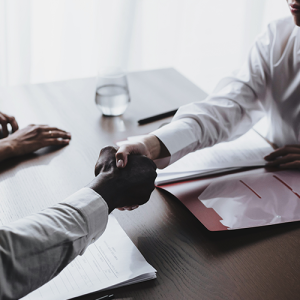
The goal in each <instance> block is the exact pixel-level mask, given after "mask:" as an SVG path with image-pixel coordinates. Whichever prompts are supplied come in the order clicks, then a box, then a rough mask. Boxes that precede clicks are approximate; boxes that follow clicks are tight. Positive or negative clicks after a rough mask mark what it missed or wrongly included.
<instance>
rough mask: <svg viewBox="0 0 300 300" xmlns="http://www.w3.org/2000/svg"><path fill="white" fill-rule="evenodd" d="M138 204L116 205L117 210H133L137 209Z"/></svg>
mask: <svg viewBox="0 0 300 300" xmlns="http://www.w3.org/2000/svg"><path fill="white" fill-rule="evenodd" d="M138 207H139V205H134V206H124V207H118V208H117V209H118V210H121V211H124V210H129V211H130V210H134V209H137V208H138Z"/></svg>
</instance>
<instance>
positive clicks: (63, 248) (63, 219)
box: [0, 189, 107, 299]
mask: <svg viewBox="0 0 300 300" xmlns="http://www.w3.org/2000/svg"><path fill="white" fill-rule="evenodd" d="M88 190H89V189H88ZM82 191H83V192H82ZM80 192H81V193H80ZM87 198H88V199H87ZM98 201H99V203H98ZM101 201H102V202H101ZM106 223H107V206H106V205H105V203H103V200H101V197H100V196H99V195H98V196H97V194H96V193H95V192H93V191H91V190H90V191H86V190H81V191H79V192H78V193H76V194H74V195H72V196H71V197H69V198H68V199H67V200H66V201H65V202H64V203H61V204H58V205H56V206H54V207H52V208H48V209H45V210H43V211H42V212H41V213H38V214H35V215H32V216H29V217H27V218H24V219H21V220H19V221H17V222H14V223H12V224H10V225H9V226H4V227H2V228H0V299H18V298H21V297H22V296H25V295H26V294H28V293H29V292H31V291H33V290H35V289H37V288H38V287H40V286H41V285H43V284H44V283H46V282H48V281H49V280H50V279H52V278H53V277H55V276H56V275H58V274H59V272H60V271H61V270H62V269H63V268H64V267H65V266H67V265H68V264H69V263H70V262H71V261H72V260H73V259H74V258H75V257H76V256H77V255H79V254H82V253H83V252H84V250H85V249H86V247H88V246H89V244H90V243H91V242H92V240H93V239H97V238H98V237H99V236H100V235H101V234H102V232H103V231H104V229H105V227H106Z"/></svg>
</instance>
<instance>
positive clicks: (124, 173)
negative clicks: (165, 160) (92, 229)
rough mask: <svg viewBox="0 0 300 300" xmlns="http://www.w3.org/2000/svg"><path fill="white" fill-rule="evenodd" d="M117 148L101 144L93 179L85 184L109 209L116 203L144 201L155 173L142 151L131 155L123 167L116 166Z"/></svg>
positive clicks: (151, 186)
mask: <svg viewBox="0 0 300 300" xmlns="http://www.w3.org/2000/svg"><path fill="white" fill-rule="evenodd" d="M116 152H117V150H116V149H115V148H114V147H110V146H108V147H105V148H103V149H102V150H101V151H100V155H99V158H98V161H97V163H96V166H95V175H96V177H95V179H94V180H93V181H92V182H91V183H90V184H89V185H88V187H89V188H91V189H93V190H94V191H95V192H96V193H98V194H99V195H101V196H102V198H103V199H104V200H105V201H106V203H107V205H108V208H109V213H110V212H112V211H113V210H114V209H115V208H119V207H134V206H138V205H142V204H144V203H146V202H147V201H148V200H149V198H150V195H151V193H152V191H153V190H154V188H155V186H154V180H155V178H156V176H157V174H156V165H155V164H154V162H153V161H152V160H151V159H149V158H147V157H146V156H143V155H138V154H137V155H131V156H130V157H129V158H128V163H127V166H126V168H124V169H119V168H117V166H116V159H115V155H116Z"/></svg>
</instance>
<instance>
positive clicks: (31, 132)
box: [0, 125, 71, 161]
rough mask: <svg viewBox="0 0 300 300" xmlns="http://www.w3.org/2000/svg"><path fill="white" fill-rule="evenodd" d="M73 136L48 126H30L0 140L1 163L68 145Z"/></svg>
mask: <svg viewBox="0 0 300 300" xmlns="http://www.w3.org/2000/svg"><path fill="white" fill-rule="evenodd" d="M70 139H71V134H70V133H68V132H66V131H64V130H61V129H58V128H55V127H50V126H47V125H29V126H27V127H25V128H23V129H20V130H18V131H16V132H14V133H13V134H11V135H9V136H8V137H6V138H4V139H2V140H0V161H1V160H4V159H6V158H9V157H13V156H20V155H24V154H28V153H32V152H34V151H36V150H38V149H40V148H43V147H46V146H52V145H60V146H64V145H68V144H69V141H70Z"/></svg>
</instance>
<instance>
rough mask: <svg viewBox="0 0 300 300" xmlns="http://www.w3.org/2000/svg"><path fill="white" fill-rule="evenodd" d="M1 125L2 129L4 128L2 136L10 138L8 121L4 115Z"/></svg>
mask: <svg viewBox="0 0 300 300" xmlns="http://www.w3.org/2000/svg"><path fill="white" fill-rule="evenodd" d="M0 124H1V127H2V135H3V137H7V136H8V129H7V120H6V118H5V117H4V116H2V115H0Z"/></svg>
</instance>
